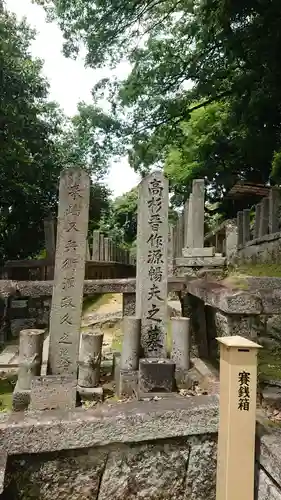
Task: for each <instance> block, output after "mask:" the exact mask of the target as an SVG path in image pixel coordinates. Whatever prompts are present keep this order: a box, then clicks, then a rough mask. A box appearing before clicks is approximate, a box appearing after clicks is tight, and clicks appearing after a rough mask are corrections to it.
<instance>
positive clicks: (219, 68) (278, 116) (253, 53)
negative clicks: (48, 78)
mask: <svg viewBox="0 0 281 500" xmlns="http://www.w3.org/2000/svg"><path fill="white" fill-rule="evenodd" d="M38 3H41V4H45V7H46V8H47V10H48V11H49V13H51V14H52V15H53V16H55V17H56V18H57V19H58V20H59V23H60V26H61V28H62V30H63V32H64V35H65V39H66V43H65V53H66V54H67V55H74V56H75V54H77V52H78V50H79V43H80V42H81V41H82V42H84V44H85V46H86V49H87V64H89V65H90V66H92V67H100V66H102V65H104V64H108V63H110V64H112V65H116V64H117V63H118V62H119V61H121V60H122V59H123V58H124V57H127V58H128V60H129V61H130V62H131V64H132V71H131V73H130V75H129V77H128V78H126V79H125V80H124V81H123V82H121V83H120V84H118V83H117V82H116V81H102V82H100V83H99V84H98V85H97V86H96V88H95V89H94V95H95V99H96V100H98V96H99V95H104V93H106V92H107V93H108V95H109V96H110V99H111V103H112V113H115V116H116V117H117V119H118V120H119V128H117V130H118V133H119V134H120V135H122V140H123V144H124V147H125V148H127V150H129V158H130V162H131V165H132V166H133V167H134V168H135V169H137V170H140V171H143V172H146V171H147V170H148V169H149V168H150V166H151V165H152V164H157V163H158V164H160V165H162V164H163V163H164V162H165V160H166V159H167V161H166V169H167V171H168V170H169V175H170V177H171V179H172V180H173V182H174V186H175V191H176V195H178V193H179V194H180V196H179V197H178V202H180V198H181V197H184V194H186V193H182V192H183V191H185V189H186V188H185V187H183V186H185V183H189V182H190V180H191V179H192V178H193V177H194V175H195V174H196V175H198V176H199V175H200V177H201V176H206V177H207V179H208V180H210V181H211V190H210V193H211V195H212V196H213V197H214V198H215V199H220V197H221V194H222V193H224V191H225V190H226V189H228V188H229V186H230V185H231V183H233V182H234V180H236V179H237V178H238V179H246V180H251V181H255V182H267V181H268V180H269V179H270V178H271V179H272V180H274V181H275V182H280V180H281V177H280V173H279V172H280V169H279V168H277V157H276V156H275V159H274V164H273V171H272V172H271V168H272V160H273V155H274V152H277V153H278V151H280V150H281V144H280V137H281V134H280V132H281V131H280V126H281V125H280V124H281V87H280V76H281V65H280V58H279V54H280V49H281V30H280V26H281V23H280V21H281V4H280V1H279V0H271V1H270V2H269V1H268V0H249V1H247V2H242V1H237V0H228V1H227V2H226V1H221V0H142V1H141V2H139V1H135V0H122V1H121V0H60V1H58V0H46V1H44V0H38ZM213 103H214V107H213ZM208 105H210V106H208ZM201 108H202V109H203V111H202V113H199V114H197V113H196V110H199V109H201ZM118 120H117V121H118ZM189 121H190V123H189ZM116 123H117V122H116ZM116 123H115V125H116ZM204 123H205V124H206V126H207V132H206V131H205V128H204V127H203V124H204ZM114 128H115V127H113V128H112V130H111V131H110V133H111V134H113V133H114ZM189 133H190V134H191V136H193V138H194V139H195V143H194V144H193V143H192V141H191V139H190V135H189ZM199 136H200V137H199ZM129 144H131V147H130V146H129ZM173 161H175V165H174V166H172V163H173ZM185 161H187V164H188V166H187V167H185V166H184V162H185ZM216 165H217V167H216ZM183 166H184V173H182V174H181V172H180V171H181V168H182V167H183ZM191 172H193V173H191ZM174 174H175V179H174V178H173V175H174ZM271 174H272V175H271ZM187 189H189V188H187ZM228 208H229V207H228Z"/></svg>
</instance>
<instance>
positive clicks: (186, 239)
mask: <svg viewBox="0 0 281 500" xmlns="http://www.w3.org/2000/svg"><path fill="white" fill-rule="evenodd" d="M188 211H189V199H188V200H186V202H185V204H184V209H183V213H184V244H183V246H184V247H185V248H188Z"/></svg>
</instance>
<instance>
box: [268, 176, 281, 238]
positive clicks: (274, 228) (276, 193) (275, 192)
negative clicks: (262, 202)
mask: <svg viewBox="0 0 281 500" xmlns="http://www.w3.org/2000/svg"><path fill="white" fill-rule="evenodd" d="M280 208H281V197H280V189H279V188H278V187H276V186H274V187H272V188H271V189H270V193H269V232H270V233H277V232H278V231H280V221H279V219H280Z"/></svg>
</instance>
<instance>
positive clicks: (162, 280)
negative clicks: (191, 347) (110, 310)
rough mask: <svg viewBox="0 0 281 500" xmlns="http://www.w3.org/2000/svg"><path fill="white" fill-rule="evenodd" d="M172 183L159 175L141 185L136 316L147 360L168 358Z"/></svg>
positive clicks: (149, 178) (150, 177) (159, 173)
mask: <svg viewBox="0 0 281 500" xmlns="http://www.w3.org/2000/svg"><path fill="white" fill-rule="evenodd" d="M168 205H169V195H168V181H167V179H166V178H165V177H164V175H163V173H162V172H159V171H156V172H153V173H151V174H150V175H148V176H147V177H145V178H144V179H143V180H142V182H141V183H140V184H139V202H138V231H137V279H136V316H137V317H138V318H141V324H142V327H141V346H142V349H143V352H144V356H146V357H154V358H158V357H165V355H166V347H165V337H166V327H167V316H168V308H167V295H168Z"/></svg>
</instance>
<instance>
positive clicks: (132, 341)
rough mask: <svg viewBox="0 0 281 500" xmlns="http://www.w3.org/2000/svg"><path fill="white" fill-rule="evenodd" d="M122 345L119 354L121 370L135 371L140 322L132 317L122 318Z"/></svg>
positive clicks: (138, 351) (138, 352)
mask: <svg viewBox="0 0 281 500" xmlns="http://www.w3.org/2000/svg"><path fill="white" fill-rule="evenodd" d="M123 334H124V337H123V345H122V353H121V362H120V369H121V370H137V369H138V364H139V355H140V334H141V320H140V318H136V317H134V316H124V318H123Z"/></svg>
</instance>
